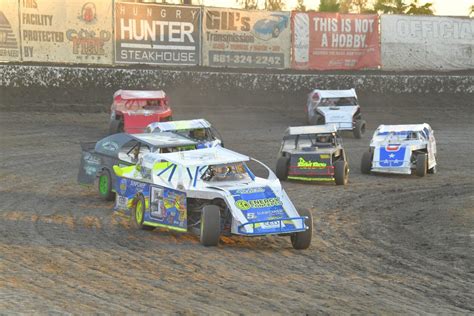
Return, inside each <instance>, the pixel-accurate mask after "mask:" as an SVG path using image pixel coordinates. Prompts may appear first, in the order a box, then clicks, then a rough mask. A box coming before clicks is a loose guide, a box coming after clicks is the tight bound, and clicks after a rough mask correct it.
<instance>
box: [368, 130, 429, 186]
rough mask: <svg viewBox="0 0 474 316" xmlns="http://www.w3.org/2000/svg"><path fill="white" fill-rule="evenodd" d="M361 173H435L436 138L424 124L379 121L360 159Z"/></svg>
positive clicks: (421, 175) (420, 174) (418, 174)
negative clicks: (385, 123) (379, 123)
mask: <svg viewBox="0 0 474 316" xmlns="http://www.w3.org/2000/svg"><path fill="white" fill-rule="evenodd" d="M360 168H361V171H362V173H365V174H368V173H370V172H371V171H372V172H386V173H400V174H411V173H412V170H414V171H415V173H416V175H417V176H420V177H423V176H425V175H426V173H427V172H428V173H436V140H435V138H434V135H433V130H432V129H431V127H430V126H429V125H428V124H426V123H423V124H413V125H380V126H379V127H378V128H377V129H376V130H375V133H374V136H373V137H372V140H371V142H370V148H369V151H367V152H365V153H364V154H363V156H362V161H361V166H360Z"/></svg>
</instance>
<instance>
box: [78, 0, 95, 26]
mask: <svg viewBox="0 0 474 316" xmlns="http://www.w3.org/2000/svg"><path fill="white" fill-rule="evenodd" d="M96 12H97V10H96V8H95V4H94V3H92V2H87V3H85V4H84V5H83V6H82V9H81V16H80V17H79V19H80V20H82V21H84V22H86V23H92V22H94V21H95V20H96V19H97V15H96Z"/></svg>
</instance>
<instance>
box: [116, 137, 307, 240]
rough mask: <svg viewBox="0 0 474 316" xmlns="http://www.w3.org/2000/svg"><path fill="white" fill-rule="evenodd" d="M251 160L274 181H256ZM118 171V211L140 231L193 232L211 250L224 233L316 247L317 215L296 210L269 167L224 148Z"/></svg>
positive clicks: (154, 158)
mask: <svg viewBox="0 0 474 316" xmlns="http://www.w3.org/2000/svg"><path fill="white" fill-rule="evenodd" d="M251 161H253V162H252V163H256V164H257V166H260V167H263V169H265V170H266V172H267V173H268V177H267V178H261V177H257V176H255V174H254V173H253V172H252V171H251V170H250V168H249V162H251ZM114 171H115V173H116V175H117V182H116V183H117V187H116V192H117V195H116V205H115V207H116V209H117V210H121V211H123V212H124V213H125V214H126V215H129V216H130V219H131V223H132V225H133V226H135V227H137V228H142V229H148V228H153V227H166V228H168V229H171V230H177V231H188V230H189V231H193V232H196V233H197V234H198V235H200V239H201V243H202V244H203V245H205V246H216V245H217V244H218V242H219V237H220V235H221V234H224V235H231V234H235V235H244V236H261V235H272V234H276V235H289V236H291V242H292V245H293V247H294V248H295V249H305V248H308V247H309V245H310V243H311V237H312V228H313V223H312V216H311V213H310V212H309V211H308V210H304V211H297V210H296V208H295V206H294V205H293V203H292V202H291V201H290V199H289V198H288V196H287V194H286V193H285V191H284V190H283V188H282V186H281V184H280V181H279V180H278V179H277V177H276V176H275V174H274V173H273V172H272V171H271V170H270V169H269V168H268V167H267V166H265V165H263V164H262V163H260V162H258V161H257V160H255V159H251V158H249V157H247V156H244V155H241V154H238V153H236V152H233V151H231V150H228V149H225V148H223V147H220V146H217V147H212V148H204V149H200V150H190V151H183V152H174V153H165V154H163V153H161V154H160V153H149V154H146V155H144V156H143V159H142V161H141V162H140V163H138V164H137V165H136V166H135V165H134V166H127V167H119V166H114Z"/></svg>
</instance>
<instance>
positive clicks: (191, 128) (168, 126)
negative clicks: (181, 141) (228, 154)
mask: <svg viewBox="0 0 474 316" xmlns="http://www.w3.org/2000/svg"><path fill="white" fill-rule="evenodd" d="M146 131H147V132H148V133H156V132H172V133H176V134H179V135H181V136H184V137H188V138H190V139H192V140H194V141H196V142H198V148H204V147H214V146H218V145H220V146H224V144H223V141H222V137H221V136H220V134H219V132H218V131H217V130H216V129H215V128H214V127H212V126H211V123H209V122H208V121H207V120H205V119H194V120H184V121H172V122H155V123H151V124H150V125H148V126H147V128H146Z"/></svg>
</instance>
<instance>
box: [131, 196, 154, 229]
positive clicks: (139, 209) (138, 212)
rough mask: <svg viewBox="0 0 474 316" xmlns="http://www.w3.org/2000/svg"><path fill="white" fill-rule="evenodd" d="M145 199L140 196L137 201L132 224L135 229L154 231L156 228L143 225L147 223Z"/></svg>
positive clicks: (132, 215)
mask: <svg viewBox="0 0 474 316" xmlns="http://www.w3.org/2000/svg"><path fill="white" fill-rule="evenodd" d="M145 210H146V204H145V198H144V197H143V196H142V195H139V196H138V197H137V198H136V201H135V207H134V208H133V210H132V214H131V216H130V222H131V224H132V226H133V227H134V228H137V229H143V230H153V229H154V227H151V226H146V225H144V224H143V222H144V221H145Z"/></svg>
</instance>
